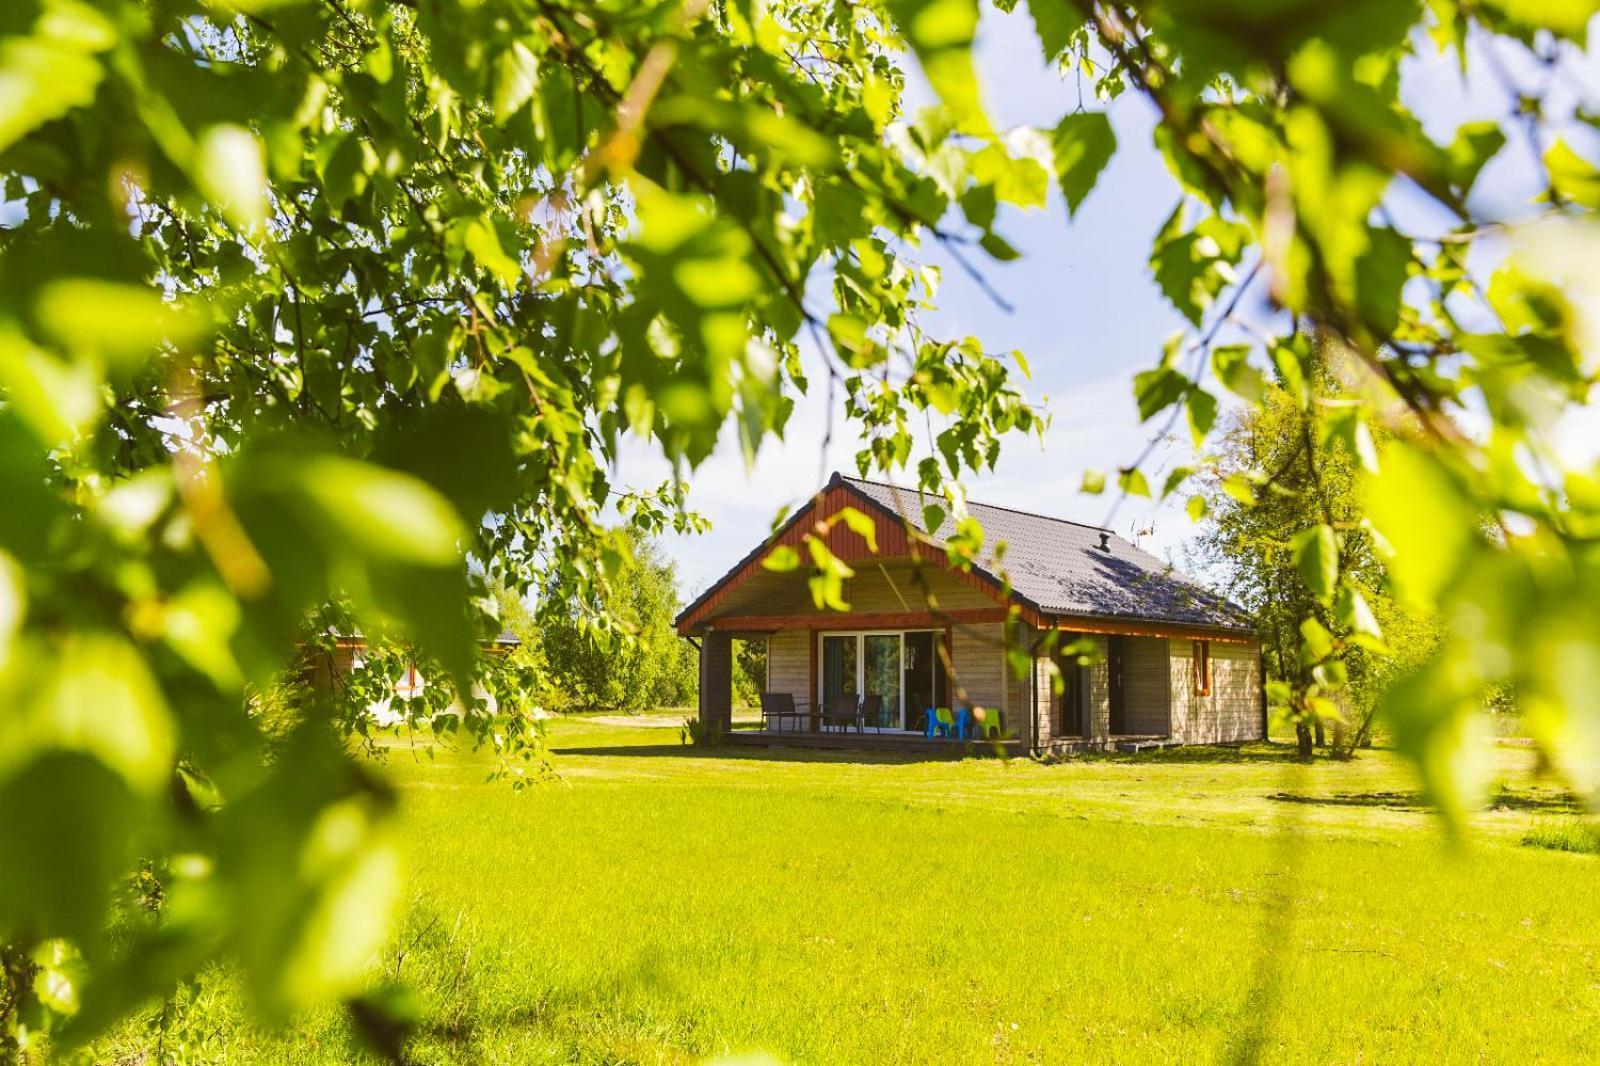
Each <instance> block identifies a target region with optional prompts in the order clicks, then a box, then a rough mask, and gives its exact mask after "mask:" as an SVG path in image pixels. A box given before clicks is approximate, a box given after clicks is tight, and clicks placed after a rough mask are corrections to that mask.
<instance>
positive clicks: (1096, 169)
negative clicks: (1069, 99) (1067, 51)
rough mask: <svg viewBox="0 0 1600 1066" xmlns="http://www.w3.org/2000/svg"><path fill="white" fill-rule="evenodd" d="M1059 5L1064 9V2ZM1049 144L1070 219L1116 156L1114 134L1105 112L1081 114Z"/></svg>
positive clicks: (1067, 119) (1063, 122) (1064, 125)
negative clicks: (1053, 151)
mask: <svg viewBox="0 0 1600 1066" xmlns="http://www.w3.org/2000/svg"><path fill="white" fill-rule="evenodd" d="M1061 6H1062V7H1063V8H1065V7H1067V5H1066V4H1064V3H1063V4H1062V5H1061ZM1051 144H1052V147H1053V148H1054V149H1055V165H1056V181H1057V182H1058V183H1059V184H1060V185H1061V195H1062V196H1063V197H1065V198H1066V201H1067V215H1068V217H1071V216H1072V215H1075V214H1077V212H1078V207H1079V205H1081V204H1082V203H1083V201H1084V200H1085V199H1086V198H1087V197H1088V195H1089V193H1090V192H1092V191H1093V190H1094V186H1095V182H1097V181H1098V180H1099V179H1100V172H1101V171H1103V170H1104V169H1105V168H1106V164H1107V163H1109V162H1111V157H1112V156H1113V155H1115V154H1116V150H1117V135H1116V134H1115V133H1113V132H1112V130H1111V120H1110V119H1109V118H1108V117H1106V114H1105V112H1103V111H1084V112H1078V113H1075V114H1070V115H1068V116H1066V117H1065V118H1063V119H1062V120H1061V122H1060V123H1059V124H1058V125H1057V126H1056V128H1055V133H1054V136H1053V137H1052V139H1051Z"/></svg>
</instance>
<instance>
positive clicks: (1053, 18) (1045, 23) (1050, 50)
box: [1028, 0, 1083, 60]
mask: <svg viewBox="0 0 1600 1066" xmlns="http://www.w3.org/2000/svg"><path fill="white" fill-rule="evenodd" d="M1028 13H1029V14H1030V15H1032V16H1033V28H1034V32H1035V33H1036V34H1038V36H1039V47H1040V49H1041V51H1042V52H1043V54H1044V58H1045V59H1046V60H1052V59H1055V58H1057V57H1058V56H1060V55H1061V53H1062V52H1065V51H1066V50H1067V45H1068V44H1070V43H1071V42H1072V35H1073V33H1075V32H1077V29H1078V27H1079V26H1081V25H1083V18H1082V16H1080V15H1079V13H1078V10H1077V8H1075V7H1073V6H1072V5H1071V4H1070V3H1065V2H1062V0H1028Z"/></svg>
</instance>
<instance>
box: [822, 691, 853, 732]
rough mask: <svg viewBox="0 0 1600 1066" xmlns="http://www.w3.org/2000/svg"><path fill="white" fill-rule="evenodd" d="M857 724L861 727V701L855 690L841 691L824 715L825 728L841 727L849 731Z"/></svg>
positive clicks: (823, 726) (823, 725) (823, 724)
mask: <svg viewBox="0 0 1600 1066" xmlns="http://www.w3.org/2000/svg"><path fill="white" fill-rule="evenodd" d="M851 726H855V727H856V730H857V731H858V732H859V731H860V729H861V702H860V700H859V699H858V698H857V696H856V694H855V693H853V692H845V693H841V694H840V695H838V696H835V697H834V698H833V704H832V706H830V707H829V708H828V710H827V712H826V713H825V714H824V715H823V716H822V728H823V729H834V728H837V729H841V730H845V731H848V730H849V729H850V727H851Z"/></svg>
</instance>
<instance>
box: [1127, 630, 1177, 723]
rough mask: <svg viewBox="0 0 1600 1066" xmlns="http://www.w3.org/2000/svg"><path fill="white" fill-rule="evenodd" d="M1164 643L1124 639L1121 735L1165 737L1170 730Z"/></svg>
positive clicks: (1168, 672) (1152, 639) (1157, 639)
mask: <svg viewBox="0 0 1600 1066" xmlns="http://www.w3.org/2000/svg"><path fill="white" fill-rule="evenodd" d="M1167 644H1168V642H1167V640H1166V639H1164V638H1160V637H1124V638H1123V641H1122V696H1123V699H1124V701H1125V704H1124V707H1123V711H1124V714H1123V718H1124V723H1123V724H1124V730H1123V731H1124V732H1126V733H1132V734H1134V735H1145V734H1148V735H1150V736H1158V737H1164V736H1166V735H1167V734H1168V733H1169V732H1170V730H1171V721H1172V717H1171V710H1172V693H1171V683H1172V677H1171V675H1172V670H1171V668H1170V665H1169V662H1168V651H1167Z"/></svg>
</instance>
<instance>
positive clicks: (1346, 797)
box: [1267, 792, 1428, 811]
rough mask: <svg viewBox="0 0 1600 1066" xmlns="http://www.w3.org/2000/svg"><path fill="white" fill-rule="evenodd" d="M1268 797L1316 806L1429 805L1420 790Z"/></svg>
mask: <svg viewBox="0 0 1600 1066" xmlns="http://www.w3.org/2000/svg"><path fill="white" fill-rule="evenodd" d="M1267 798H1268V799H1270V800H1276V801H1277V802H1279V803H1303V804H1307V805H1310V806H1314V807H1389V808H1391V809H1393V810H1398V811H1414V810H1421V809H1422V808H1424V807H1426V806H1427V805H1428V804H1427V801H1425V800H1424V799H1423V798H1422V795H1421V793H1418V792H1336V793H1334V794H1333V795H1331V796H1301V795H1298V794H1296V793H1293V792H1274V793H1273V794H1272V795H1270V796H1268V797H1267Z"/></svg>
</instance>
